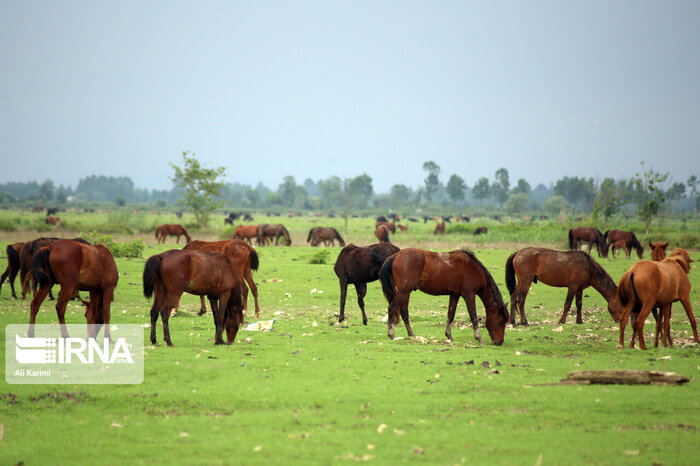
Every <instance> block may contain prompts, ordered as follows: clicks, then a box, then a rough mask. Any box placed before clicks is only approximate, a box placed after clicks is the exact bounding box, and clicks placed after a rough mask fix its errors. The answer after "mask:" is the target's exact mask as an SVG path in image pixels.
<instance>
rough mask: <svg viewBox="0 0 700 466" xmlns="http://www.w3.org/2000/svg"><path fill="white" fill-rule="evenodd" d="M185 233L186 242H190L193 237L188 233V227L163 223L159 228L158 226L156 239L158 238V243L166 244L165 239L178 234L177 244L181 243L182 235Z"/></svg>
mask: <svg viewBox="0 0 700 466" xmlns="http://www.w3.org/2000/svg"><path fill="white" fill-rule="evenodd" d="M183 235H184V236H185V241H186V243H185V244H189V243H190V241H192V238H190V235H189V233H187V228H185V227H183V226H182V225H180V224H177V223H166V224H165V225H161V226H159V227H158V228H156V239H157V240H158V244H160V243H163V244H165V239H166V238H167V237H168V236H177V239H176V240H175V244H179V243H180V236H183Z"/></svg>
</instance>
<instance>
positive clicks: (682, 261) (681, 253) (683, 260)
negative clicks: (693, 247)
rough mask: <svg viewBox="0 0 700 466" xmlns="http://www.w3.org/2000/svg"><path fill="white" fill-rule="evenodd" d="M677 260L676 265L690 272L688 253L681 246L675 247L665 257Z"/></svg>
mask: <svg viewBox="0 0 700 466" xmlns="http://www.w3.org/2000/svg"><path fill="white" fill-rule="evenodd" d="M665 260H672V261H675V262H678V265H680V266H681V268H682V269H683V270H684V271H685V273H689V272H690V254H688V251H686V250H685V249H682V248H676V249H674V250H673V252H672V253H671V254H670V255H669V256H668V257H667V258H666V259H665Z"/></svg>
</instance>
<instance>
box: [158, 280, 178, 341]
mask: <svg viewBox="0 0 700 466" xmlns="http://www.w3.org/2000/svg"><path fill="white" fill-rule="evenodd" d="M180 296H182V292H180V293H177V292H173V291H168V292H167V294H166V297H165V304H166V305H165V306H163V307H161V310H160V318H161V319H162V321H163V340H165V343H167V345H168V346H173V342H172V341H170V326H169V325H168V319H170V311H171V310H172V309H177V308H178V307H179V305H180Z"/></svg>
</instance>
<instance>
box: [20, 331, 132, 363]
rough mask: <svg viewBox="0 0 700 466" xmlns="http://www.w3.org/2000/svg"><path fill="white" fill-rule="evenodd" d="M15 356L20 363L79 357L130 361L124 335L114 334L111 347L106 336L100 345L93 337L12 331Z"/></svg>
mask: <svg viewBox="0 0 700 466" xmlns="http://www.w3.org/2000/svg"><path fill="white" fill-rule="evenodd" d="M15 344H16V347H15V357H16V359H17V362H19V363H22V364H71V363H72V362H74V361H79V362H81V363H83V364H93V363H94V362H95V361H96V360H99V361H100V362H102V363H103V364H116V363H121V364H133V363H134V358H132V356H131V352H130V351H129V346H128V344H127V342H126V338H117V340H116V342H115V344H114V348H110V340H107V339H103V340H102V345H100V343H99V342H98V341H97V340H96V339H94V338H89V339H87V340H85V339H83V338H25V337H20V336H19V335H15Z"/></svg>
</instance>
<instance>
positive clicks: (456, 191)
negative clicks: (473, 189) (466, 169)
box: [446, 173, 467, 204]
mask: <svg viewBox="0 0 700 466" xmlns="http://www.w3.org/2000/svg"><path fill="white" fill-rule="evenodd" d="M466 188H467V185H466V184H465V183H464V178H462V177H461V176H459V175H457V174H454V173H453V174H452V176H450V179H449V180H448V181H447V188H446V189H447V194H448V195H449V196H450V199H452V202H454V203H455V204H456V203H457V202H459V201H462V200H464V190H465V189H466Z"/></svg>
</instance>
